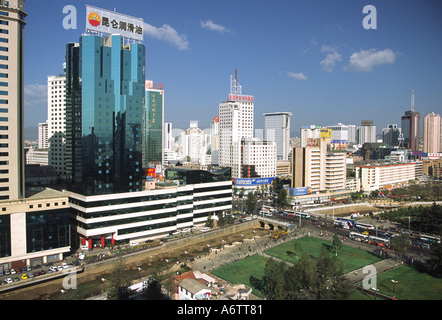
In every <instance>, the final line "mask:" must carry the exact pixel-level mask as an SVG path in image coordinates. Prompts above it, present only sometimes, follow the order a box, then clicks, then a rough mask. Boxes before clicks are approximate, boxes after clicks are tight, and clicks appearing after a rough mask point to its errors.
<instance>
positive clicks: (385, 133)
mask: <svg viewBox="0 0 442 320" xmlns="http://www.w3.org/2000/svg"><path fill="white" fill-rule="evenodd" d="M400 135H401V128H398V127H397V124H389V125H388V127H387V128H383V129H382V141H384V143H386V144H387V145H389V146H393V147H396V146H398V145H399V137H400Z"/></svg>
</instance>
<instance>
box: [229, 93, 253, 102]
mask: <svg viewBox="0 0 442 320" xmlns="http://www.w3.org/2000/svg"><path fill="white" fill-rule="evenodd" d="M229 100H230V101H243V102H253V96H247V95H243V94H229Z"/></svg>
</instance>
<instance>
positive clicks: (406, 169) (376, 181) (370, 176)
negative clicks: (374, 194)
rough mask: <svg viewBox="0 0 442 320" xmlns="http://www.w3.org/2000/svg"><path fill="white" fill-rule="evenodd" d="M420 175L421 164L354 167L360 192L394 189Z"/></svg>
mask: <svg viewBox="0 0 442 320" xmlns="http://www.w3.org/2000/svg"><path fill="white" fill-rule="evenodd" d="M421 175H422V162H421V161H415V162H404V163H395V164H366V165H356V179H358V180H360V185H361V191H364V192H366V193H370V192H371V191H374V190H378V189H380V188H395V187H400V186H404V185H407V184H409V182H410V181H415V179H416V178H418V177H420V176H421Z"/></svg>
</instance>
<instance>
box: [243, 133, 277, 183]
mask: <svg viewBox="0 0 442 320" xmlns="http://www.w3.org/2000/svg"><path fill="white" fill-rule="evenodd" d="M277 148H278V146H277V142H276V141H262V140H261V139H258V138H253V139H250V138H249V139H242V140H241V153H240V156H241V159H240V162H241V163H242V170H241V174H240V176H239V177H238V178H255V177H261V178H265V177H274V176H276V163H277V160H276V158H277ZM252 172H254V173H255V174H253V173H252ZM235 178H237V177H235Z"/></svg>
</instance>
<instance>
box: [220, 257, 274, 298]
mask: <svg viewBox="0 0 442 320" xmlns="http://www.w3.org/2000/svg"><path fill="white" fill-rule="evenodd" d="M267 260H268V259H267V258H265V257H263V256H260V255H257V254H255V255H253V256H250V257H247V258H244V259H241V260H238V261H235V262H232V263H230V264H228V265H226V266H223V267H221V268H218V269H216V270H213V271H212V274H214V275H215V276H217V277H220V278H222V279H224V280H226V281H229V282H230V283H233V284H245V285H246V286H249V287H252V286H251V285H250V281H249V280H250V276H255V277H257V278H262V277H263V276H264V268H265V265H266V263H267ZM252 289H253V290H252V293H253V294H255V295H257V296H258V297H261V298H263V297H264V296H263V295H262V294H261V292H259V291H258V290H257V289H255V288H253V287H252Z"/></svg>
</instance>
